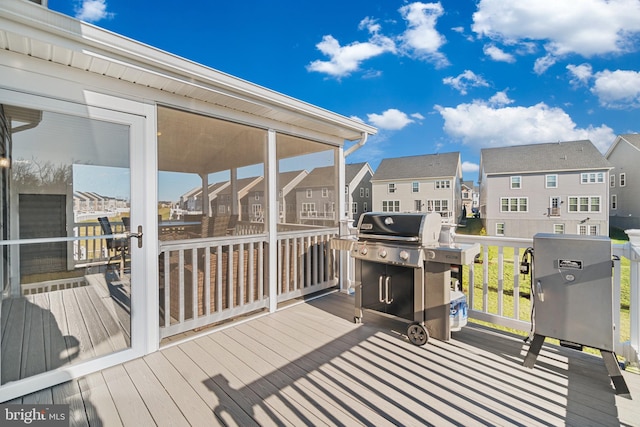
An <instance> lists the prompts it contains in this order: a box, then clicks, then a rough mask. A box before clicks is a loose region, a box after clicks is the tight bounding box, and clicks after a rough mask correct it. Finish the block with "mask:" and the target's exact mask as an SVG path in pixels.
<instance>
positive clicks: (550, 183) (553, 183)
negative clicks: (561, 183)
mask: <svg viewBox="0 0 640 427" xmlns="http://www.w3.org/2000/svg"><path fill="white" fill-rule="evenodd" d="M545 187H546V188H558V175H546V176H545Z"/></svg>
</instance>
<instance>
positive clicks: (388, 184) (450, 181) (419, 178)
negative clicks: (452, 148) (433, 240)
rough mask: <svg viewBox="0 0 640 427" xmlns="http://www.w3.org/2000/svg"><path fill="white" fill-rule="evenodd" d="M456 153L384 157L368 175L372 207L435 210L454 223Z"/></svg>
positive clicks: (458, 203)
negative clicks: (371, 173)
mask: <svg viewBox="0 0 640 427" xmlns="http://www.w3.org/2000/svg"><path fill="white" fill-rule="evenodd" d="M461 184H462V167H461V164H460V153H459V152H453V153H439V154H426V155H420V156H409V157H397V158H392V159H384V160H382V162H380V165H379V166H378V168H377V169H376V173H375V174H374V175H373V178H372V179H371V186H372V189H373V210H375V211H381V212H438V213H439V214H440V215H441V216H442V220H443V222H447V223H456V222H457V220H458V219H459V216H460V214H461V210H462V191H461Z"/></svg>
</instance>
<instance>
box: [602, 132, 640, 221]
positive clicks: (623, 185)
mask: <svg viewBox="0 0 640 427" xmlns="http://www.w3.org/2000/svg"><path fill="white" fill-rule="evenodd" d="M605 158H606V159H607V160H609V162H610V163H611V165H612V166H613V169H612V170H611V173H610V175H609V194H610V196H609V208H610V214H609V221H610V223H611V225H612V226H614V227H618V228H622V229H624V230H626V229H629V228H640V197H638V187H639V186H640V169H638V164H640V134H637V133H636V134H628V135H620V136H618V137H617V138H616V140H615V141H614V142H613V144H611V147H610V148H609V150H608V151H607V153H606V154H605Z"/></svg>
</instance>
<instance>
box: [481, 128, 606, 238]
mask: <svg viewBox="0 0 640 427" xmlns="http://www.w3.org/2000/svg"><path fill="white" fill-rule="evenodd" d="M610 169H611V166H610V163H609V162H608V161H607V160H606V159H605V158H604V156H603V155H602V154H601V153H600V152H599V151H598V149H597V148H596V147H595V146H594V145H593V143H592V142H591V141H589V140H583V141H571V142H554V143H547V144H530V145H519V146H511V147H500V148H485V149H483V150H481V154H480V173H479V186H480V213H481V217H482V218H483V224H484V227H485V230H486V231H487V234H488V235H491V236H508V237H529V238H530V237H532V236H533V235H534V234H536V233H541V232H544V233H559V234H563V233H566V234H588V235H608V234H609V209H608V203H607V200H608V194H609V170H610Z"/></svg>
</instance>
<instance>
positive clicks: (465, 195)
mask: <svg viewBox="0 0 640 427" xmlns="http://www.w3.org/2000/svg"><path fill="white" fill-rule="evenodd" d="M462 198H463V199H468V198H469V192H468V191H465V192H464V193H462Z"/></svg>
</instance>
